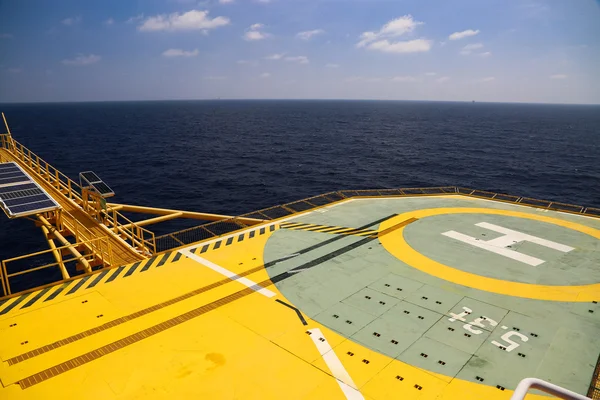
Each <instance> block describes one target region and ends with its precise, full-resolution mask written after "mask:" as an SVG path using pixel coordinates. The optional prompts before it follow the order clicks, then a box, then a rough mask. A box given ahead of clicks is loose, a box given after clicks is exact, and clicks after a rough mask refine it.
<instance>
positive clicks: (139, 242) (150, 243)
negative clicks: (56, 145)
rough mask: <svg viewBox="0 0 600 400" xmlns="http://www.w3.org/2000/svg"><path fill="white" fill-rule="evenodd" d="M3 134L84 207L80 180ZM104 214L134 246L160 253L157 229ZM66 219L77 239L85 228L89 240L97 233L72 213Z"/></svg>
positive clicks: (20, 155) (6, 143)
mask: <svg viewBox="0 0 600 400" xmlns="http://www.w3.org/2000/svg"><path fill="white" fill-rule="evenodd" d="M0 137H1V139H2V141H1V144H2V148H4V149H6V150H8V151H9V152H10V153H11V154H12V155H14V156H15V157H16V158H17V159H19V160H21V161H22V162H23V163H25V164H26V165H27V166H28V167H29V168H30V169H31V170H32V171H33V172H34V173H35V174H36V175H38V176H39V177H40V178H42V179H43V180H45V181H46V182H48V183H50V184H51V185H52V186H53V187H54V188H56V189H57V190H58V191H60V192H61V193H62V194H63V195H65V196H66V197H67V198H69V199H70V200H72V201H74V202H75V203H76V204H77V205H79V206H80V207H81V206H83V203H84V201H83V197H82V196H83V190H82V188H81V186H80V185H79V184H78V183H77V182H75V181H73V180H72V179H71V178H69V177H68V176H66V175H65V174H63V173H62V172H60V171H59V170H58V169H56V168H54V167H53V166H52V165H50V164H48V163H47V162H46V161H44V160H43V159H42V158H41V157H39V156H38V155H37V154H35V153H34V152H32V151H31V150H29V149H28V148H27V147H25V146H24V145H23V144H21V143H19V142H17V141H16V140H14V139H13V138H12V137H11V136H10V135H9V134H3V135H0ZM65 213H66V214H67V216H70V214H68V213H67V212H65ZM104 214H105V215H106V217H107V222H108V223H109V228H111V227H112V228H113V230H114V232H115V234H117V235H119V234H122V235H124V236H125V237H126V238H127V239H128V240H130V241H131V244H132V246H133V247H136V248H139V249H141V250H143V251H147V252H150V253H155V252H156V240H155V235H154V232H152V231H149V230H148V229H145V228H142V227H140V226H138V225H137V224H136V223H135V222H132V221H131V220H129V219H128V218H127V217H125V216H124V215H123V214H121V213H119V212H114V213H113V215H112V216H111V215H109V213H104ZM120 220H124V221H126V222H125V223H124V224H123V223H121V222H120ZM65 221H69V222H66V223H65V225H66V226H67V228H69V230H71V231H72V232H74V233H75V234H76V238H77V240H79V239H80V238H81V237H80V236H79V235H78V234H81V230H84V232H86V233H89V236H88V237H86V235H83V237H84V238H85V239H90V238H92V237H93V236H94V235H93V234H92V233H91V232H90V231H89V229H87V228H85V226H83V225H82V224H81V223H79V222H78V221H77V219H75V218H73V217H72V216H71V218H66V219H65ZM123 225H126V226H123Z"/></svg>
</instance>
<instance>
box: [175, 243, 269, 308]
mask: <svg viewBox="0 0 600 400" xmlns="http://www.w3.org/2000/svg"><path fill="white" fill-rule="evenodd" d="M179 252H180V253H181V254H183V255H184V256H186V257H189V258H191V259H192V260H194V261H196V262H198V263H200V264H202V265H204V266H206V267H208V268H210V269H212V270H213V271H215V272H218V273H219V274H221V275H223V276H226V277H228V278H229V279H231V280H232V281H236V282H239V283H241V284H242V285H244V286H247V287H249V288H250V289H252V290H254V291H255V292H258V293H260V294H262V295H263V296H267V297H274V296H275V293H273V292H272V291H270V290H269V289H265V288H264V287H262V286H260V285H258V284H257V283H256V282H254V281H251V280H250V279H248V278H244V277H242V276H239V275H237V274H235V273H233V272H231V271H230V270H228V269H225V268H223V267H221V266H219V265H217V264H215V263H213V262H211V261H208V260H207V259H205V258H202V257H198V256H197V255H195V254H194V253H192V252H191V251H189V250H179Z"/></svg>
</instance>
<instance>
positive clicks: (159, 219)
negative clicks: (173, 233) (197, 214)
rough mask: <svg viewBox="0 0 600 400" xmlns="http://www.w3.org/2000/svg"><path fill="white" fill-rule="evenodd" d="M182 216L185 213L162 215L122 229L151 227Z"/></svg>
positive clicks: (126, 225)
mask: <svg viewBox="0 0 600 400" xmlns="http://www.w3.org/2000/svg"><path fill="white" fill-rule="evenodd" d="M182 215H183V212H175V213H172V214H166V215H161V216H160V217H154V218H149V219H144V220H142V221H136V222H132V223H130V224H125V225H121V227H123V228H131V227H133V226H144V225H151V224H156V223H159V222H163V221H168V220H170V219H174V218H179V217H181V216H182Z"/></svg>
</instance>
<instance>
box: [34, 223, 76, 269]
mask: <svg viewBox="0 0 600 400" xmlns="http://www.w3.org/2000/svg"><path fill="white" fill-rule="evenodd" d="M41 228H42V232H44V236H46V240H47V241H48V246H50V249H51V250H52V254H53V255H54V258H55V259H56V262H57V263H58V268H59V269H60V273H61V274H62V277H63V279H69V278H70V277H71V276H70V275H69V272H68V271H67V268H66V267H65V263H64V262H63V259H62V256H61V254H60V252H59V251H58V250H56V245H55V244H54V240H53V239H51V238H50V231H49V230H48V227H46V226H45V225H42V226H41Z"/></svg>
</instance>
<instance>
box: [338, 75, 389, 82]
mask: <svg viewBox="0 0 600 400" xmlns="http://www.w3.org/2000/svg"><path fill="white" fill-rule="evenodd" d="M346 82H367V83H378V82H383V79H381V78H375V77H373V78H369V77H364V76H351V77H350V78H346Z"/></svg>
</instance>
